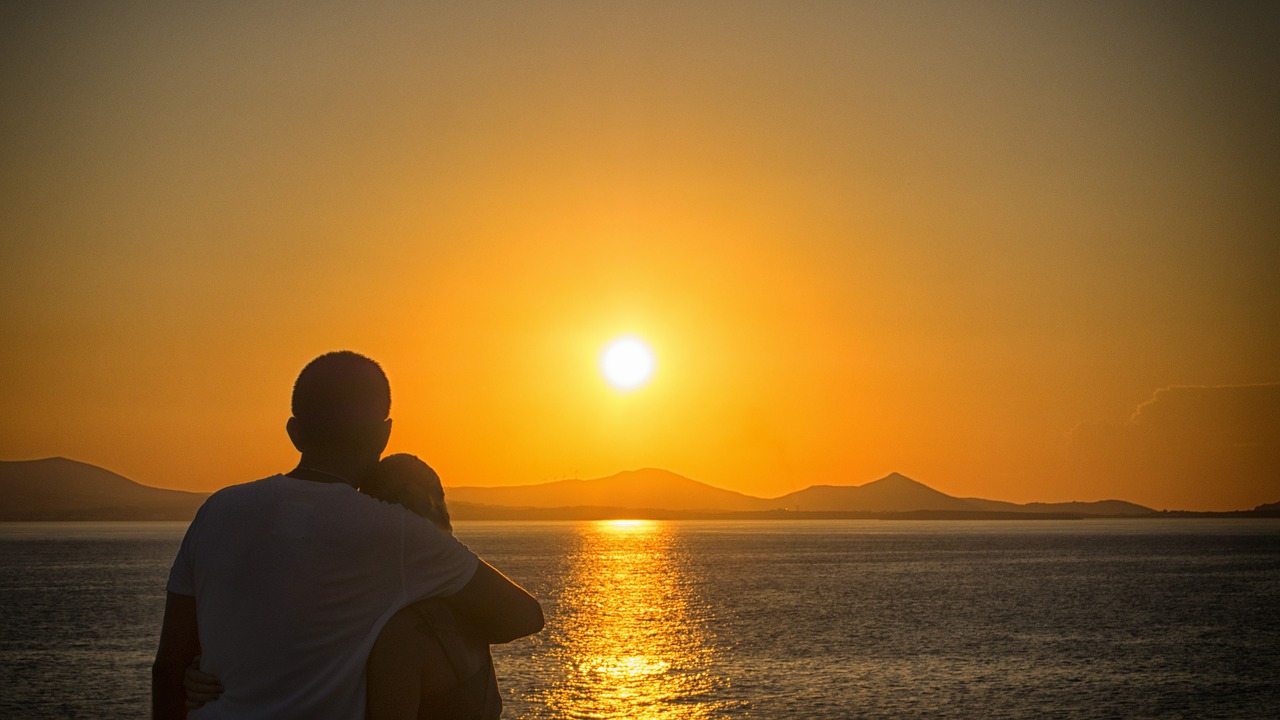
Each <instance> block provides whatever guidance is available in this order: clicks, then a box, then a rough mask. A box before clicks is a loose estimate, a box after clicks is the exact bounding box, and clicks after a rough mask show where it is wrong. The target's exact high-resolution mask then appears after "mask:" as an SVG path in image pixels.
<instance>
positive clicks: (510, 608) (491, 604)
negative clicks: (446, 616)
mask: <svg viewBox="0 0 1280 720" xmlns="http://www.w3.org/2000/svg"><path fill="white" fill-rule="evenodd" d="M444 601H445V602H447V603H448V604H449V606H450V607H452V608H453V611H454V612H455V613H457V614H458V616H459V617H461V618H462V619H464V620H465V621H466V622H467V623H468V624H469V625H470V626H471V627H472V628H473V629H474V630H475V631H476V632H477V633H478V635H479V637H480V638H481V639H483V640H484V641H485V642H487V643H490V644H498V643H506V642H511V641H512V640H515V639H516V638H522V637H524V636H526V635H532V634H534V633H536V632H538V631H539V630H541V629H542V626H543V625H544V623H545V621H544V619H543V616H542V605H541V604H539V603H538V600H537V598H535V597H533V596H532V595H530V594H529V593H528V592H526V591H525V589H524V588H522V587H520V586H519V585H517V584H515V583H514V582H512V581H511V580H510V579H508V578H507V577H506V576H505V575H503V574H502V573H500V572H498V571H497V570H495V569H494V568H493V566H492V565H490V564H489V563H487V562H485V561H484V560H481V561H480V564H479V565H477V566H476V572H475V574H474V575H472V576H471V580H470V581H469V582H468V583H467V584H466V585H464V586H463V587H462V589H461V590H459V591H458V592H456V593H454V594H453V595H449V596H447V597H445V598H444Z"/></svg>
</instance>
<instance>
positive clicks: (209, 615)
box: [168, 475, 479, 720]
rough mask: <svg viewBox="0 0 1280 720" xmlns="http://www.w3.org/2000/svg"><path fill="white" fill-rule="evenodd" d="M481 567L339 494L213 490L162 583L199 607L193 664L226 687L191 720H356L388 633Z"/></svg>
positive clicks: (432, 532)
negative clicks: (373, 656) (416, 606)
mask: <svg viewBox="0 0 1280 720" xmlns="http://www.w3.org/2000/svg"><path fill="white" fill-rule="evenodd" d="M478 562H479V561H478V559H477V558H476V556H475V554H474V553H472V552H471V551H470V550H468V549H467V548H466V546H464V545H463V544H462V543H460V542H458V541H457V540H455V539H453V538H452V537H450V536H448V535H445V534H443V533H441V532H440V531H439V530H437V529H436V527H435V526H434V525H432V524H431V523H429V522H427V521H426V520H424V519H423V518H421V517H418V516H417V515H414V514H413V513H411V512H409V511H408V510H405V509H404V508H403V507H401V506H399V505H392V504H388V503H383V502H379V501H377V500H374V499H373V498H370V497H368V496H366V495H362V494H360V493H359V492H357V491H356V490H355V489H354V488H352V487H351V486H350V485H346V484H345V483H320V482H312V481H308V480H298V479H296V478H291V477H287V476H284V475H276V476H275V477H269V478H266V479H264V480H258V481H256V482H251V483H246V484H243V485H234V486H232V487H228V488H225V489H223V490H220V491H218V492H216V493H214V494H213V495H211V496H210V497H209V499H208V500H206V501H205V503H204V505H203V506H202V507H201V508H200V511H199V512H198V513H196V517H195V519H194V520H192V521H191V526H190V527H189V528H187V535H186V537H185V538H183V540H182V548H181V549H180V550H179V551H178V557H177V559H176V560H174V563H173V568H172V569H171V570H170V572H169V585H168V589H169V591H170V592H174V593H179V594H181V595H193V596H195V598H196V613H197V617H198V621H199V629H200V644H201V652H202V657H201V660H200V667H201V669H202V670H204V671H206V672H209V673H212V674H214V675H216V676H217V677H218V679H219V680H221V681H222V686H223V688H225V689H224V691H223V693H222V696H221V697H219V698H218V700H216V701H214V702H211V703H209V704H207V705H205V706H204V707H203V708H201V709H200V710H198V711H195V712H194V713H192V717H193V718H200V719H201V720H211V719H216V718H275V719H284V718H307V719H308V720H328V719H330V718H331V719H332V720H360V719H361V718H363V717H364V714H365V662H366V661H367V660H368V657H369V648H370V647H372V645H373V641H374V640H375V639H376V638H377V635H378V632H379V631H380V630H381V629H382V626H383V624H384V623H386V621H387V619H388V618H390V617H391V615H392V614H394V613H395V612H396V611H397V610H399V609H400V608H402V607H404V606H405V605H408V604H409V603H411V602H413V601H415V600H419V599H421V598H424V597H438V596H445V595H452V594H453V593H455V592H457V591H458V590H461V589H462V587H463V586H464V585H466V584H467V582H469V581H470V580H471V577H472V575H474V574H475V571H476V566H477V564H478Z"/></svg>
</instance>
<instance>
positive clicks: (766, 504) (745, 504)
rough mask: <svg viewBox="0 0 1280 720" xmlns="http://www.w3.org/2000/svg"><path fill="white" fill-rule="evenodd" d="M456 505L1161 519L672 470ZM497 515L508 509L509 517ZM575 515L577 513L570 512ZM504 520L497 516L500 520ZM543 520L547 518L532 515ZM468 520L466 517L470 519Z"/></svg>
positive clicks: (468, 491)
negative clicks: (732, 483)
mask: <svg viewBox="0 0 1280 720" xmlns="http://www.w3.org/2000/svg"><path fill="white" fill-rule="evenodd" d="M446 495H447V496H448V498H449V501H450V503H456V504H459V505H460V509H461V505H465V506H466V512H465V513H464V514H465V515H467V516H473V517H491V516H494V517H496V516H497V515H501V516H503V517H506V516H507V515H509V514H510V513H509V509H511V508H527V509H538V510H547V509H552V508H560V509H564V510H566V513H562V514H565V515H566V516H568V515H573V516H574V517H577V516H579V515H584V516H585V515H592V514H593V513H594V514H598V513H599V512H600V511H603V510H605V509H608V510H610V511H612V512H614V513H615V514H616V513H617V512H625V511H626V510H647V511H666V512H689V511H698V512H704V513H725V512H756V513H759V512H765V511H774V510H783V509H785V510H790V511H794V512H804V513H873V514H875V513H917V512H922V511H927V512H934V513H937V512H942V513H958V514H969V515H975V514H984V515H990V514H992V513H1017V514H1019V515H1028V514H1032V515H1071V516H1082V515H1089V516H1124V515H1147V514H1150V513H1151V512H1153V511H1152V510H1151V509H1150V508H1145V507H1143V506H1141V505H1135V504H1133V503H1127V502H1122V501H1119V500H1103V501H1100V502H1070V503H1031V504H1028V505H1018V504H1016V503H1010V502H1002V501H999V500H982V499H979V498H958V497H953V496H951V495H947V494H946V493H942V492H939V491H937V490H934V489H933V488H931V487H929V486H928V485H925V484H924V483H921V482H917V481H915V480H912V479H911V478H909V477H906V476H904V475H900V474H898V473H892V474H890V475H887V476H885V477H883V478H880V479H879V480H874V481H872V482H869V483H866V484H864V485H813V486H811V487H807V488H805V489H804V490H798V491H796V492H793V493H789V494H787V495H783V496H782V497H778V498H773V499H763V498H757V497H752V496H750V495H744V494H742V493H737V492H733V491H730V490H723V489H721V488H717V487H713V486H711V485H707V484H706V483H701V482H698V481H696V480H690V479H689V478H687V477H684V476H682V475H677V474H676V473H673V472H669V471H667V470H657V469H654V468H646V469H643V470H632V471H628V472H620V473H617V474H616V475H610V476H609V477H605V478H597V479H594V480H559V481H556V482H549V483H542V484H538V485H515V486H509V487H455V488H448V489H447V492H446ZM484 507H489V508H507V509H508V510H504V511H502V512H501V513H496V511H495V510H492V509H490V510H485V509H484ZM570 508H572V509H573V512H572V513H568V512H567V510H568V509H570ZM495 513H496V514H495ZM531 515H537V516H538V517H544V516H547V513H545V512H539V513H531ZM462 516H463V515H460V517H462Z"/></svg>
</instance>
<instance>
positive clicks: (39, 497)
mask: <svg viewBox="0 0 1280 720" xmlns="http://www.w3.org/2000/svg"><path fill="white" fill-rule="evenodd" d="M206 497H208V495H207V494H205V493H190V492H181V491H178V490H162V489H160V488H153V487H147V486H146V485H139V484H138V483H136V482H133V481H132V480H129V479H128V478H126V477H123V476H121V475H117V474H116V473H113V472H111V471H110V470H104V469H103V468H100V467H97V466H95V465H89V464H87V463H82V462H76V461H75V460H68V459H66V458H60V457H56V458H45V459H43V460H20V461H0V520H190V519H191V518H192V517H194V516H195V514H196V510H197V509H199V507H200V504H201V503H203V502H204V499H205V498H206Z"/></svg>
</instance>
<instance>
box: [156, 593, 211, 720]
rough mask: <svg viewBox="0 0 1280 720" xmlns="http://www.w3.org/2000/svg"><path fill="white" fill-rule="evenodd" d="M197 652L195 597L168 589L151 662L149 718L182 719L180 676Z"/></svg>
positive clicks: (184, 712)
mask: <svg viewBox="0 0 1280 720" xmlns="http://www.w3.org/2000/svg"><path fill="white" fill-rule="evenodd" d="M199 654H200V635H199V632H198V630H197V626H196V599H195V598H194V597H191V596H190V595H179V594H177V593H174V592H171V593H169V594H168V596H167V597H166V598H165V603H164V625H162V626H161V628H160V647H159V648H158V649H157V650H156V661H155V664H154V665H152V666H151V717H152V718H153V720H169V719H170V718H174V719H176V720H186V717H187V706H186V700H187V696H186V692H185V691H184V690H183V687H182V676H183V673H185V672H186V669H187V666H188V665H190V664H191V659H192V658H194V657H195V656H197V655H199Z"/></svg>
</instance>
